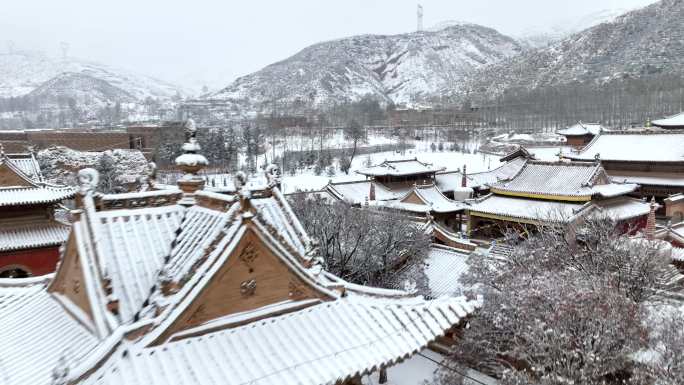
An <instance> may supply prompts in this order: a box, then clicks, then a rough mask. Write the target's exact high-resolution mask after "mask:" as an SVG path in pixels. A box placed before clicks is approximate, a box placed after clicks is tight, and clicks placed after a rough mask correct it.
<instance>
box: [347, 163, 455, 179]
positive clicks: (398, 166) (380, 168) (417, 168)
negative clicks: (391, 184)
mask: <svg viewBox="0 0 684 385" xmlns="http://www.w3.org/2000/svg"><path fill="white" fill-rule="evenodd" d="M445 169H446V168H445V167H438V166H434V165H432V164H429V163H423V162H421V161H419V160H417V159H406V160H386V161H384V162H382V163H381V164H379V165H377V166H373V167H368V168H364V169H361V170H358V171H356V172H357V173H359V174H361V175H367V176H410V175H420V174H431V173H435V172H439V171H444V170H445Z"/></svg>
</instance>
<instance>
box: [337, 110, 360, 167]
mask: <svg viewBox="0 0 684 385" xmlns="http://www.w3.org/2000/svg"><path fill="white" fill-rule="evenodd" d="M344 136H345V137H346V138H347V139H350V140H351V141H352V150H351V151H352V152H351V154H350V155H349V157H342V159H340V168H341V169H342V171H344V173H345V174H349V169H350V168H351V165H352V162H353V161H354V157H355V156H356V150H357V149H358V146H359V143H362V142H365V141H366V131H365V130H364V128H363V126H362V125H361V124H360V123H359V122H357V121H356V120H352V121H351V122H349V124H348V125H347V126H346V127H345V129H344Z"/></svg>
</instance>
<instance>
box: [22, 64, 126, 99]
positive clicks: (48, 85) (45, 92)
mask: <svg viewBox="0 0 684 385" xmlns="http://www.w3.org/2000/svg"><path fill="white" fill-rule="evenodd" d="M26 96H28V97H30V98H32V99H35V100H40V102H41V105H42V106H43V108H44V107H46V106H47V105H48V104H51V105H59V104H60V102H61V103H64V102H63V101H66V100H69V99H72V100H73V103H75V105H77V106H82V107H90V108H92V107H104V106H106V105H114V104H116V103H135V102H136V101H137V98H136V97H135V96H134V95H132V94H131V93H129V92H127V91H125V90H123V89H121V88H118V87H115V86H113V85H112V84H110V83H109V82H107V81H104V80H102V79H99V78H96V77H93V76H90V75H86V74H85V73H75V72H64V73H61V74H59V75H57V76H55V77H54V78H52V79H50V80H48V81H46V82H45V83H43V84H41V85H40V86H38V88H36V89H34V90H33V91H31V92H29V93H28V95H26Z"/></svg>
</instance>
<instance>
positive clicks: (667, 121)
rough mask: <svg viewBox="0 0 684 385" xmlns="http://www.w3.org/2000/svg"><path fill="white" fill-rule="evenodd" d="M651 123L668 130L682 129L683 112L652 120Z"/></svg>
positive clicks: (683, 127)
mask: <svg viewBox="0 0 684 385" xmlns="http://www.w3.org/2000/svg"><path fill="white" fill-rule="evenodd" d="M651 124H652V125H653V126H655V127H660V128H664V129H668V130H684V112H680V113H678V114H676V115H672V116H668V117H666V118H663V119H658V120H654V121H652V122H651Z"/></svg>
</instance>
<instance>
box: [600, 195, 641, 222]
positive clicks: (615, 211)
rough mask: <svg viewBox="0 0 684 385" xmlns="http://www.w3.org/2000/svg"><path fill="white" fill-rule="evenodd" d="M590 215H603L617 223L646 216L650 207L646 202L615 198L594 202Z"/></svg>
mask: <svg viewBox="0 0 684 385" xmlns="http://www.w3.org/2000/svg"><path fill="white" fill-rule="evenodd" d="M594 206H595V208H596V209H595V210H594V211H592V215H605V216H608V217H610V218H612V219H615V220H617V221H624V220H629V219H632V218H637V217H641V216H644V215H648V213H649V211H650V209H651V207H650V204H649V203H648V202H645V201H643V200H640V199H634V198H629V197H617V198H613V199H606V200H600V201H596V202H594Z"/></svg>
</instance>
